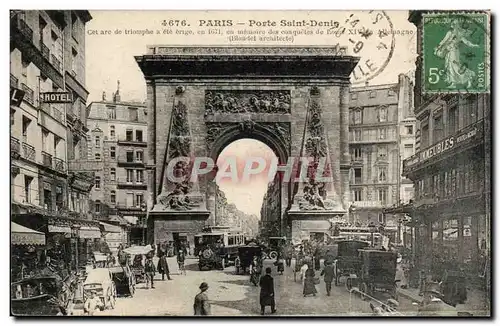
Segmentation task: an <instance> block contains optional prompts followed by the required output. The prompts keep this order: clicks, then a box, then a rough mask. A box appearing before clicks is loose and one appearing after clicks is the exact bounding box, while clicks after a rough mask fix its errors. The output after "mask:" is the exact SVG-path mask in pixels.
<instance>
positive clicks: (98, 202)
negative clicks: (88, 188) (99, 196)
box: [95, 200, 101, 214]
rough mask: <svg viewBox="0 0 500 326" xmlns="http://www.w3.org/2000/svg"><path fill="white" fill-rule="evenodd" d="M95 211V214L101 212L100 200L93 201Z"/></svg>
mask: <svg viewBox="0 0 500 326" xmlns="http://www.w3.org/2000/svg"><path fill="white" fill-rule="evenodd" d="M95 212H96V214H100V213H101V201H100V200H96V201H95Z"/></svg>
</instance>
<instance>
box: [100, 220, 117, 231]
mask: <svg viewBox="0 0 500 326" xmlns="http://www.w3.org/2000/svg"><path fill="white" fill-rule="evenodd" d="M100 224H101V225H102V226H103V227H104V231H106V232H113V233H121V232H122V228H121V227H119V226H117V225H112V224H108V223H103V222H101V223H100Z"/></svg>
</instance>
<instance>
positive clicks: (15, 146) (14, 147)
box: [10, 137, 21, 157]
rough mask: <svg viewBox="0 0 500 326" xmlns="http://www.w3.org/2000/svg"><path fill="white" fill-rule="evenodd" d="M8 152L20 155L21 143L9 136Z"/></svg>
mask: <svg viewBox="0 0 500 326" xmlns="http://www.w3.org/2000/svg"><path fill="white" fill-rule="evenodd" d="M10 153H11V155H12V156H17V157H19V156H20V155H21V143H20V142H19V139H17V138H14V137H10Z"/></svg>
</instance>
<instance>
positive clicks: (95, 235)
mask: <svg viewBox="0 0 500 326" xmlns="http://www.w3.org/2000/svg"><path fill="white" fill-rule="evenodd" d="M78 237H79V238H80V239H99V238H100V237H101V229H99V228H98V227H96V226H81V227H80V230H79V233H78Z"/></svg>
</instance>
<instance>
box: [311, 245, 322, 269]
mask: <svg viewBox="0 0 500 326" xmlns="http://www.w3.org/2000/svg"><path fill="white" fill-rule="evenodd" d="M313 255H314V269H315V270H317V271H319V270H320V268H321V250H320V248H319V244H317V245H316V249H315V250H314V254H313Z"/></svg>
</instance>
